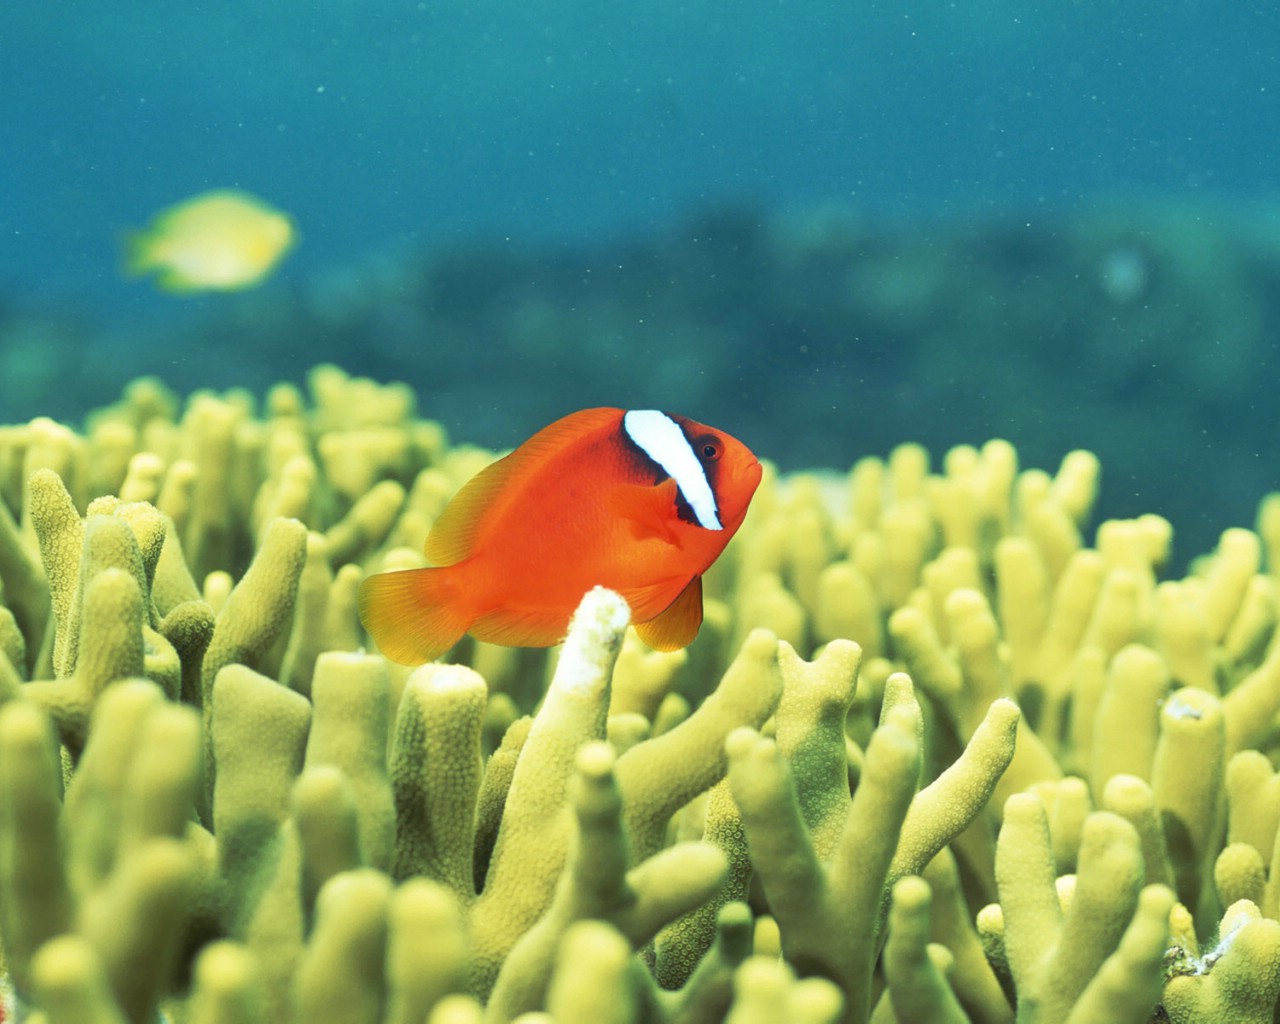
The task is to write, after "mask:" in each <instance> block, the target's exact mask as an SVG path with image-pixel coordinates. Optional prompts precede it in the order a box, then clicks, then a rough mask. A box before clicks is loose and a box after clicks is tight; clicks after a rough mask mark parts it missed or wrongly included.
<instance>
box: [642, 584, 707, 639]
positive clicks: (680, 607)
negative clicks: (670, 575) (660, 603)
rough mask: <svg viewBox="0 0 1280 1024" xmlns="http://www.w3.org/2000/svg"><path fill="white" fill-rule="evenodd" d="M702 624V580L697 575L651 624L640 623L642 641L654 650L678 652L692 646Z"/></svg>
mask: <svg viewBox="0 0 1280 1024" xmlns="http://www.w3.org/2000/svg"><path fill="white" fill-rule="evenodd" d="M701 625H702V577H701V576H695V577H694V578H693V579H691V580H690V581H689V583H688V584H687V585H686V586H685V588H684V590H682V591H680V593H679V595H677V597H676V599H675V600H674V601H672V602H671V603H670V604H669V605H667V607H666V608H664V609H663V610H662V611H660V612H659V613H658V614H657V615H656V616H655V617H654V618H652V619H650V620H649V621H648V622H637V623H636V624H635V626H636V632H637V633H638V634H639V635H640V639H641V640H643V641H644V642H645V643H647V644H648V645H649V646H650V647H652V648H653V649H654V650H655V651H678V650H680V649H681V648H682V647H688V646H689V645H690V644H691V643H693V638H694V637H695V636H697V635H698V627H699V626H701Z"/></svg>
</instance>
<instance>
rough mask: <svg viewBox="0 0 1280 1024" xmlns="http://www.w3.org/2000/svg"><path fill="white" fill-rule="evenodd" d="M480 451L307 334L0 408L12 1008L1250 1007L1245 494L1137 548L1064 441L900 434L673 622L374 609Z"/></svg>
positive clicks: (1264, 552) (1047, 1013) (1275, 550)
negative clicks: (440, 626)
mask: <svg viewBox="0 0 1280 1024" xmlns="http://www.w3.org/2000/svg"><path fill="white" fill-rule="evenodd" d="M491 457H492V456H491V455H490V454H489V453H484V452H479V451H476V450H473V449H468V448H465V447H454V446H451V445H450V444H449V443H448V440H447V438H446V437H445V434H444V431H443V430H442V429H441V428H440V427H439V426H438V425H437V424H433V423H431V422H428V421H423V420H420V419H417V418H416V416H415V412H414V408H413V402H412V398H411V396H410V394H409V392H408V391H407V389H404V388H401V387H396V386H381V385H377V384H374V383H372V382H370V381H366V380H360V379H352V378H349V377H347V376H346V375H345V374H343V373H342V372H340V371H338V370H336V369H335V368H332V367H322V368H320V369H317V370H316V371H314V372H313V373H312V375H311V378H310V395H309V397H306V396H304V395H303V393H302V392H300V391H299V390H298V389H296V388H293V387H291V386H286V385H282V386H280V387H278V388H276V389H275V390H273V391H272V392H271V394H270V395H269V396H268V397H267V399H266V402H265V405H264V407H263V408H262V409H261V410H260V411H259V410H258V409H257V408H256V406H255V403H254V401H253V400H252V399H251V398H250V397H249V396H247V395H244V394H241V393H230V394H225V395H213V394H207V393H206V394H199V395H196V396H193V397H192V398H191V399H190V400H189V401H188V402H187V403H186V406H185V410H184V411H182V412H181V414H179V412H178V404H177V403H176V401H175V400H174V399H173V398H172V396H170V395H169V394H168V393H167V392H166V391H165V390H164V389H163V388H162V387H161V386H160V385H158V384H157V383H155V382H153V381H139V382H137V383H136V384H135V385H133V386H132V387H131V388H130V389H129V390H128V392H127V393H126V395H125V396H124V398H123V399H122V400H121V402H120V403H118V404H117V405H115V406H113V407H111V408H108V409H104V410H101V411H100V412H98V413H95V414H94V415H93V416H92V417H91V418H90V419H89V421H88V424H87V427H86V430H85V432H84V433H77V432H75V431H73V430H70V429H68V428H66V427H63V426H60V425H58V424H55V423H52V422H50V421H47V420H36V421H33V422H31V423H29V424H25V425H18V426H11V427H4V428H0V943H2V946H3V953H4V972H5V975H6V976H7V979H8V981H9V983H10V985H11V987H12V992H13V1000H14V1003H15V1005H14V1006H12V1007H10V1009H12V1010H13V1011H14V1012H15V1013H16V1014H17V1015H18V1017H19V1018H20V1019H21V1018H23V1017H26V1016H30V1018H31V1019H33V1020H36V1019H38V1020H40V1021H43V1022H46V1024H71V1022H86V1021H88V1022H103V1024H106V1022H112V1024H119V1022H128V1024H150V1022H152V1021H154V1020H155V1019H156V1014H157V1013H163V1014H164V1015H166V1017H167V1018H168V1019H170V1020H174V1021H186V1022H192V1024H205V1022H210V1024H211V1022H215V1021H218V1022H233V1024H239V1022H244V1024H252V1022H264V1024H265V1022H268V1021H270V1022H273V1024H275V1022H288V1021H297V1022H302V1021H306V1022H308V1024H310V1022H323V1021H334V1022H335V1024H336V1022H344V1024H346V1022H356V1024H360V1022H368V1024H427V1022H429V1024H476V1022H486V1024H496V1022H507V1021H520V1022H522V1024H535V1022H555V1024H576V1022H583V1024H586V1022H617V1024H639V1022H645V1024H648V1022H664V1024H665V1022H671V1024H675V1022H680V1024H702V1022H707V1024H711V1022H720V1021H728V1022H732V1024H743V1022H748V1024H749V1022H755V1021H761V1022H764V1021H770V1022H772V1021H778V1020H790V1021H797V1022H814V1024H817V1022H830V1024H835V1022H839V1024H863V1022H875V1024H891V1022H901V1024H907V1022H911V1021H954V1022H963V1021H972V1022H978V1024H1001V1022H1009V1021H1014V1020H1019V1021H1036V1022H1041V1021H1044V1022H1059V1021H1061V1022H1069V1024H1083V1022H1085V1021H1090V1022H1093V1021H1102V1022H1117V1024H1120V1022H1133V1024H1144V1022H1147V1021H1152V1020H1157V1019H1159V1020H1169V1021H1173V1022H1174V1024H1182V1022H1188V1024H1189V1022H1192V1021H1207V1020H1214V1021H1218V1020H1224V1021H1225V1020H1231V1021H1258V1022H1270V1021H1271V1020H1272V1019H1273V1016H1274V1014H1275V1012H1276V1007H1277V998H1278V997H1280V969H1278V968H1277V966H1276V965H1277V964H1278V963H1280V909H1278V908H1280V895H1278V894H1280V882H1278V881H1277V874H1278V873H1280V836H1278V832H1280V828H1278V826H1280V774H1278V773H1277V772H1276V770H1275V761H1274V760H1273V758H1274V757H1275V755H1276V752H1277V736H1280V732H1278V731H1277V729H1276V722H1277V718H1276V715H1277V711H1280V639H1277V629H1276V625H1277V595H1276V580H1275V577H1274V575H1273V572H1274V570H1275V568H1276V566H1277V565H1278V564H1280V497H1275V496H1273V497H1270V498H1267V499H1265V500H1264V501H1263V503H1262V506H1261V510H1260V513H1259V520H1258V524H1257V529H1256V530H1244V529H1231V530H1228V531H1226V532H1225V533H1224V534H1223V536H1222V541H1221V544H1220V545H1219V547H1218V549H1217V550H1216V551H1215V552H1213V553H1212V554H1209V555H1206V556H1204V557H1203V558H1201V559H1199V560H1198V561H1197V562H1196V563H1195V564H1194V565H1193V568H1192V571H1191V572H1190V574H1188V575H1187V576H1186V577H1185V578H1182V579H1161V575H1160V574H1161V571H1162V569H1163V568H1164V566H1163V563H1164V561H1165V559H1166V558H1167V554H1168V550H1169V545H1170V540H1171V527H1170V525H1169V524H1168V523H1167V522H1165V521H1164V520H1162V519H1160V518H1159V517H1157V516H1144V517H1141V518H1138V519H1135V520H1127V521H1111V522H1106V523H1103V524H1101V525H1100V526H1099V527H1098V529H1097V534H1096V541H1095V542H1094V543H1093V544H1092V546H1091V545H1090V544H1088V543H1087V542H1086V539H1085V534H1084V529H1085V524H1086V523H1087V520H1088V515H1089V512H1090V509H1091V506H1092V503H1093V499H1094V495H1095V491H1096V486H1097V477H1098V472H1099V467H1098V464H1097V461H1096V460H1095V459H1094V458H1093V457H1092V456H1091V455H1089V454H1087V453H1084V452H1074V453H1072V454H1070V455H1068V456H1067V457H1066V459H1065V460H1064V461H1063V464H1062V466H1061V468H1060V469H1059V470H1058V472H1057V473H1056V474H1055V475H1053V476H1050V475H1048V474H1046V473H1043V472H1040V471H1038V470H1033V469H1028V470H1022V469H1020V468H1019V466H1018V464H1017V458H1016V453H1015V451H1014V449H1013V448H1012V446H1010V445H1008V444H1006V443H1003V442H999V441H993V442H990V443H988V444H987V445H985V446H984V447H982V448H981V449H977V448H968V447H962V448H957V449H954V450H952V451H951V452H949V453H947V455H946V458H945V460H944V462H943V465H942V466H941V468H940V470H938V471H933V470H931V468H930V466H929V461H928V457H927V456H926V454H925V452H924V451H923V450H922V449H920V448H919V447H916V446H912V445H904V446H902V447H900V448H898V449H896V450H895V451H894V452H892V453H891V454H890V455H889V457H888V458H887V459H884V460H881V459H877V458H867V459H864V460H862V461H860V462H859V463H858V464H857V465H855V466H854V467H853V468H852V470H851V471H849V472H848V473H836V472H829V473H805V474H797V475H795V476H791V477H788V478H785V479H783V478H779V477H778V475H777V474H776V473H773V472H768V473H766V478H765V482H764V483H763V484H762V486H761V489H760V492H759V494H758V497H757V499H756V502H755V505H754V507H753V509H752V511H751V513H750V516H749V517H748V520H747V522H746V524H745V525H744V527H743V529H742V530H741V532H740V534H739V535H738V537H737V538H735V540H734V542H733V544H732V545H731V546H730V548H729V549H728V551H727V552H726V554H725V556H724V557H723V558H722V559H721V561H720V562H718V563H717V564H716V566H715V567H713V570H712V571H711V572H710V573H709V574H708V577H707V579H706V586H705V593H706V598H707V601H706V617H705V622H704V625H703V629H702V633H701V635H700V636H699V638H698V639H697V641H696V642H695V643H694V644H693V645H692V646H691V647H690V648H689V649H688V650H686V651H681V652H676V653H666V654H662V653H654V652H650V651H647V650H645V649H644V647H643V645H641V644H640V643H639V641H638V640H637V639H636V638H635V636H634V635H632V634H629V633H628V630H627V622H628V617H629V610H628V609H627V607H626V605H625V603H624V602H623V601H622V600H621V598H619V597H618V596H617V595H616V594H613V593H611V592H609V591H606V590H602V589H598V588H597V589H596V590H594V591H592V592H590V593H588V594H586V595H584V597H583V601H582V604H581V606H580V607H579V609H578V612H577V614H576V615H575V617H574V620H573V624H572V625H571V627H570V631H569V635H568V637H567V639H566V642H565V643H564V645H563V646H562V647H561V648H559V649H558V650H556V651H554V652H544V651H528V650H514V649H507V648H499V647H494V646H491V645H486V644H483V643H478V642H475V641H473V640H470V639H465V640H464V641H462V643H460V644H459V645H458V646H457V647H456V648H455V649H454V650H453V651H452V652H450V654H449V655H448V656H447V657H446V658H445V659H443V660H442V662H440V663H433V664H429V665H424V666H421V667H420V668H417V669H413V670H410V669H406V668H403V667H401V666H397V665H393V664H391V663H389V662H387V661H386V660H385V659H384V658H382V657H381V656H380V655H378V654H376V653H370V651H369V650H368V648H367V640H366V638H365V637H364V636H363V634H362V631H361V629H360V626H359V622H358V618H357V615H356V610H355V608H356V602H355V591H356V587H357V586H358V583H359V581H360V579H361V578H362V576H363V575H364V574H365V573H367V572H372V571H381V570H384V569H387V568H393V567H397V566H414V565H421V564H423V562H422V555H421V553H420V552H421V551H422V546H423V540H424V538H425V536H426V533H427V531H428V529H429V528H430V525H431V523H432V522H433V521H434V519H435V517H436V516H438V514H439V512H440V510H441V508H442V507H443V505H444V503H445V502H446V501H447V499H448V498H449V496H450V495H451V494H452V493H453V492H454V491H455V490H456V489H457V488H458V487H459V486H460V485H461V483H462V482H463V481H465V480H466V479H467V478H468V477H469V476H470V475H471V474H473V473H474V472H475V471H476V470H477V469H478V468H480V467H481V466H483V465H484V464H485V462H486V461H487V460H488V459H490V458H491Z"/></svg>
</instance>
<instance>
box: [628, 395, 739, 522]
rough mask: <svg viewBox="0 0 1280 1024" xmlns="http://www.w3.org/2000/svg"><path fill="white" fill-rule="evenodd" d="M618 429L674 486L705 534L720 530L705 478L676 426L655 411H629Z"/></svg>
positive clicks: (714, 503)
mask: <svg viewBox="0 0 1280 1024" xmlns="http://www.w3.org/2000/svg"><path fill="white" fill-rule="evenodd" d="M622 429H623V430H625V431H626V432H627V436H628V437H629V438H631V441H632V443H633V444H635V446H636V447H637V448H639V449H640V450H641V451H642V452H644V453H645V454H646V455H647V456H649V458H651V459H653V461H654V462H656V463H657V464H658V465H659V466H661V467H662V468H663V469H664V470H666V473H667V475H668V476H669V477H671V479H673V480H674V481H675V482H676V486H677V487H679V488H680V493H681V494H682V495H684V500H685V501H687V502H688V503H689V507H690V508H691V509H693V514H694V515H695V516H697V518H698V524H699V525H700V526H702V527H703V528H704V529H707V530H722V529H724V527H723V526H722V525H721V524H720V517H719V515H718V514H717V509H716V498H715V495H714V494H713V493H712V491H711V484H710V482H709V481H708V480H707V474H706V473H705V472H703V469H702V463H701V462H699V461H698V456H697V455H695V454H694V451H693V448H691V447H690V445H689V439H688V438H686V437H685V436H684V431H683V430H681V429H680V424H678V423H677V422H676V421H675V420H673V419H672V418H671V417H670V416H668V415H667V414H666V413H662V412H658V411H657V410H656V409H632V410H631V411H630V412H628V413H627V414H626V415H625V416H624V417H623V418H622Z"/></svg>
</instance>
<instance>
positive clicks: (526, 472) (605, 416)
mask: <svg viewBox="0 0 1280 1024" xmlns="http://www.w3.org/2000/svg"><path fill="white" fill-rule="evenodd" d="M621 418H622V410H620V409H583V410H581V411H579V412H575V413H572V414H571V415H569V416H566V417H564V418H563V419H561V420H557V421H556V422H555V423H552V424H551V425H550V426H547V427H543V428H542V429H541V430H539V431H538V432H537V433H536V434H534V435H533V437H531V438H529V440H527V441H525V442H524V444H522V445H521V446H520V447H519V448H517V449H516V450H515V451H513V452H511V453H509V454H508V455H504V456H503V457H502V458H500V459H498V460H497V461H496V462H493V463H491V464H490V465H488V466H486V467H485V468H484V469H482V470H481V471H480V472H479V473H477V474H476V475H475V476H474V477H472V478H471V479H470V480H469V481H467V483H466V484H465V485H464V486H463V488H462V489H461V490H460V491H458V493H457V494H455V495H454V496H453V498H452V499H451V500H450V502H449V504H448V505H446V506H445V508H444V511H443V512H441V513H440V517H439V518H438V519H437V520H436V521H435V524H434V525H433V526H432V527H431V532H430V534H428V535H427V547H426V554H427V558H428V559H429V560H430V561H431V563H432V564H433V565H438V566H439V565H454V564H456V563H457V562H461V561H462V560H463V559H464V558H468V557H470V555H471V553H472V552H473V551H474V550H475V548H476V542H477V541H478V539H479V538H480V537H481V536H482V535H483V533H484V528H485V526H486V524H487V523H488V522H489V521H490V520H491V519H492V518H493V516H494V514H495V513H496V512H498V511H499V510H500V509H501V508H503V507H504V506H505V503H506V502H508V501H519V500H520V492H521V490H522V489H523V487H524V485H525V484H527V483H528V482H529V480H530V479H531V478H532V477H533V476H534V475H535V474H536V473H538V472H539V471H540V470H541V469H542V468H543V467H544V466H545V465H546V464H547V462H548V461H550V460H551V459H553V458H555V457H557V456H562V455H563V454H564V453H565V449H566V448H567V447H569V446H570V445H572V444H574V443H575V442H578V441H581V440H582V439H583V438H584V437H585V436H586V435H587V434H589V433H590V432H591V431H593V430H596V429H599V428H601V427H611V428H612V427H616V425H617V424H618V423H619V422H621Z"/></svg>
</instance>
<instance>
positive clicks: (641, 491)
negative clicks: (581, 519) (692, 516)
mask: <svg viewBox="0 0 1280 1024" xmlns="http://www.w3.org/2000/svg"><path fill="white" fill-rule="evenodd" d="M678 494H679V488H678V487H677V486H676V482H675V481H674V480H670V479H668V480H664V481H662V483H660V484H657V485H656V486H654V485H651V484H619V485H618V486H617V487H615V488H613V490H612V491H610V492H609V499H608V500H609V511H610V512H612V513H613V514H614V515H616V516H618V517H619V518H620V519H623V520H625V521H627V522H628V523H630V524H631V525H632V527H633V528H634V530H635V533H636V537H637V539H644V538H646V537H654V536H657V537H662V538H664V539H665V540H674V538H675V535H674V533H673V532H672V529H671V524H672V522H673V521H674V520H675V518H676V496H677V495H678Z"/></svg>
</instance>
